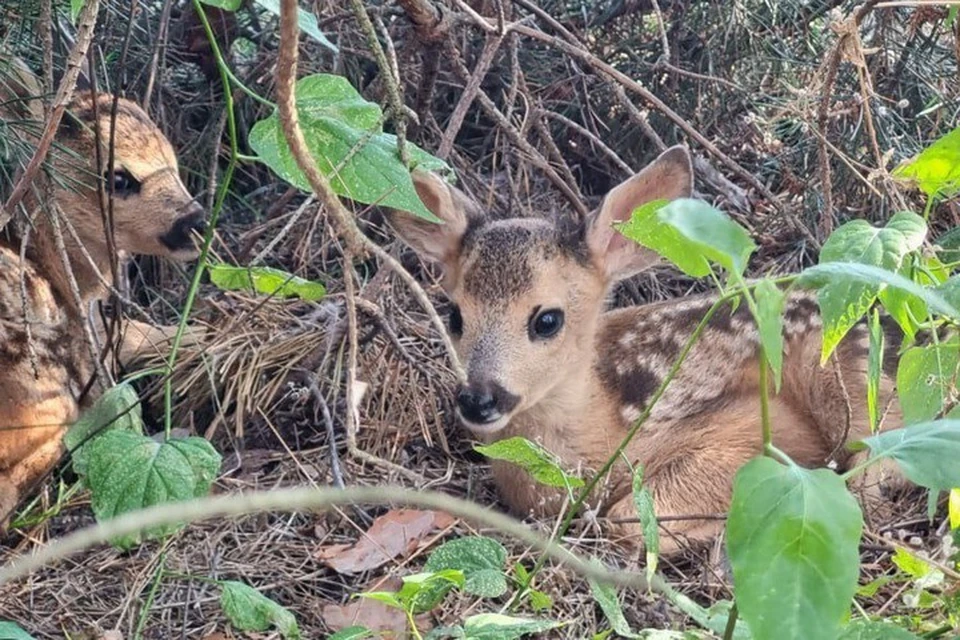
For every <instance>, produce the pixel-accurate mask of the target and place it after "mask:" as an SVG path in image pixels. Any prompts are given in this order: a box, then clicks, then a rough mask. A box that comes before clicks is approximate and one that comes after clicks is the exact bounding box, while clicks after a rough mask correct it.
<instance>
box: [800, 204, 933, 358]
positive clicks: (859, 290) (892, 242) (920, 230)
mask: <svg viewBox="0 0 960 640" xmlns="http://www.w3.org/2000/svg"><path fill="white" fill-rule="evenodd" d="M926 234H927V225H926V222H924V221H923V218H921V217H920V216H918V215H916V214H915V213H911V212H909V211H901V212H900V213H897V214H895V215H894V216H893V217H892V218H891V219H890V220H889V221H888V222H887V224H886V226H885V227H882V228H877V227H874V226H873V225H871V224H870V223H869V222H867V221H866V220H851V221H850V222H847V223H846V224H844V225H842V226H841V227H839V228H838V229H837V230H836V231H834V232H833V233H832V234H830V237H829V238H827V241H826V242H825V243H824V245H823V249H821V251H820V266H821V267H822V266H823V265H826V264H829V263H856V264H862V265H868V266H872V267H880V268H882V269H886V270H887V271H897V270H899V269H900V267H901V265H902V264H903V259H904V257H905V256H906V255H907V253H909V252H910V251H914V250H916V249H918V248H919V247H920V246H922V244H923V239H924V237H926ZM881 288H882V284H881V283H875V282H864V281H863V280H861V279H859V278H856V277H848V276H847V275H845V274H837V275H834V277H833V278H831V279H830V280H829V281H827V282H826V284H825V285H824V286H823V287H821V288H820V290H819V292H818V293H817V301H818V302H819V304H820V310H821V313H822V315H823V321H824V330H823V353H822V356H821V364H822V363H825V362H826V361H827V359H828V358H829V357H830V354H831V353H833V350H834V349H835V348H836V346H837V345H838V344H839V343H840V341H841V340H842V339H843V337H844V336H845V335H846V334H847V332H848V331H849V330H850V329H851V328H852V327H853V326H854V325H855V324H857V323H858V322H859V321H860V319H861V318H862V317H863V315H864V314H865V313H866V312H867V311H868V310H869V309H870V307H871V306H872V305H873V303H874V302H875V301H876V299H877V295H878V294H879V293H880V290H881Z"/></svg>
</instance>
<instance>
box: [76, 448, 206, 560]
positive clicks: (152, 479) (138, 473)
mask: <svg viewBox="0 0 960 640" xmlns="http://www.w3.org/2000/svg"><path fill="white" fill-rule="evenodd" d="M85 448H86V449H88V450H87V463H86V468H87V475H86V478H85V481H86V484H87V486H88V487H89V488H90V491H91V493H92V494H93V499H92V504H93V513H94V515H95V516H96V517H97V520H99V521H101V522H102V521H104V520H109V519H110V518H115V517H117V516H118V515H120V514H123V513H127V512H130V511H136V510H137V509H142V508H144V507H149V506H152V505H157V504H163V503H167V502H177V501H182V500H189V499H191V498H198V497H201V496H204V495H206V494H207V493H208V492H209V491H210V485H211V484H213V481H214V479H215V478H216V475H217V472H218V471H219V470H220V461H221V460H220V454H219V453H217V451H216V449H214V448H213V446H211V444H210V443H209V442H207V441H206V440H204V439H203V438H196V437H191V438H182V439H180V438H171V439H169V440H167V441H166V442H157V441H156V440H153V439H152V438H148V437H147V436H144V435H141V434H138V433H133V432H131V431H116V430H114V431H108V432H106V433H104V434H101V435H99V436H97V438H95V439H94V440H93V441H91V442H90V443H89V444H88V445H86V447H85ZM180 526H182V525H172V526H164V527H159V528H156V529H151V530H150V531H149V532H148V535H165V534H167V533H171V532H173V531H176V530H177V529H179V528H180ZM139 539H140V537H139V536H138V535H129V536H125V537H123V538H120V539H117V540H115V541H114V544H116V545H117V546H119V547H121V548H129V547H130V546H132V545H134V544H136V542H137V541H138V540H139Z"/></svg>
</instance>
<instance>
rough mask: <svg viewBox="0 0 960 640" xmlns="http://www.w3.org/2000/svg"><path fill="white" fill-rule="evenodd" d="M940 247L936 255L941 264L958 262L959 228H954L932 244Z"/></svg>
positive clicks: (959, 248)
mask: <svg viewBox="0 0 960 640" xmlns="http://www.w3.org/2000/svg"><path fill="white" fill-rule="evenodd" d="M934 244H935V245H936V246H938V247H940V251H939V252H938V253H937V255H938V256H939V257H940V259H941V260H942V261H943V262H947V263H950V262H960V227H954V228H953V229H950V231H947V232H946V233H945V234H943V235H942V236H940V237H939V238H937V240H936V242H935V243H934Z"/></svg>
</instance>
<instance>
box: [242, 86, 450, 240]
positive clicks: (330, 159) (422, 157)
mask: <svg viewBox="0 0 960 640" xmlns="http://www.w3.org/2000/svg"><path fill="white" fill-rule="evenodd" d="M297 113H298V115H299V117H300V125H301V127H302V128H303V135H304V138H305V139H306V142H307V147H308V149H309V151H310V154H311V155H312V156H313V158H314V160H316V162H317V166H318V168H319V169H320V171H321V172H322V173H323V174H324V175H325V176H327V178H328V179H329V180H330V187H331V188H332V189H333V191H334V192H336V193H337V194H339V195H341V196H346V197H348V198H351V199H353V200H356V201H357V202H362V203H365V204H378V205H383V206H387V207H393V208H395V209H401V210H404V211H409V212H411V213H413V214H415V215H418V216H420V217H423V218H426V219H427V220H432V221H435V222H436V221H437V217H436V216H434V215H433V214H432V213H430V211H428V210H427V208H426V206H424V204H423V202H421V201H420V198H419V196H417V192H416V189H415V188H414V186H413V179H412V178H411V177H410V170H409V169H408V168H407V167H405V166H404V165H403V163H402V162H401V161H400V156H399V154H398V152H397V138H396V136H393V135H390V134H386V133H383V130H382V124H381V122H382V119H383V112H382V111H381V110H380V107H379V106H377V105H376V104H373V103H372V102H367V101H366V100H364V99H363V97H362V96H361V95H360V94H359V93H358V92H357V90H356V89H354V88H353V85H351V84H350V82H349V81H348V80H347V79H346V78H343V77H341V76H335V75H329V74H318V75H312V76H307V77H305V78H301V79H300V80H299V81H298V82H297ZM249 141H250V146H251V147H252V148H253V149H254V151H256V152H257V155H258V156H259V157H260V160H261V161H263V162H264V163H266V164H267V165H268V166H269V167H270V168H271V169H273V171H274V172H276V173H277V175H279V176H280V177H281V178H283V179H284V180H286V181H287V182H289V183H290V184H292V185H294V186H296V187H298V188H300V189H303V190H305V191H310V183H309V182H308V181H307V178H306V176H304V175H303V173H302V172H301V171H300V168H299V167H298V166H297V163H296V161H295V160H294V159H293V155H292V154H291V153H290V148H289V147H288V146H287V141H286V139H285V138H284V136H283V131H282V130H281V127H280V118H279V116H278V115H277V113H276V112H274V113H273V114H272V115H271V116H270V117H268V118H266V119H265V120H261V121H260V122H258V123H256V124H255V125H254V126H253V129H252V130H251V131H250V136H249ZM407 149H408V150H409V152H410V158H411V159H412V160H413V161H414V162H415V163H416V164H417V165H419V166H420V167H421V168H423V169H425V170H440V171H449V168H448V167H447V165H446V163H444V162H443V161H442V160H440V159H438V158H435V157H433V156H431V155H430V154H428V153H427V152H426V151H423V150H422V149H420V148H419V147H417V146H416V145H414V144H412V143H410V142H407ZM341 165H342V166H341Z"/></svg>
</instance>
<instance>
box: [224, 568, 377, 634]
mask: <svg viewBox="0 0 960 640" xmlns="http://www.w3.org/2000/svg"><path fill="white" fill-rule="evenodd" d="M220 586H221V587H222V589H223V592H222V594H221V596H220V607H221V608H222V609H223V613H224V614H226V616H227V619H228V620H230V624H232V625H233V626H234V627H236V628H237V630H239V631H266V630H268V629H270V628H271V627H276V628H277V631H279V632H280V635H281V636H283V637H284V638H288V639H290V640H298V639H299V638H300V627H299V626H298V625H297V619H296V617H294V615H293V614H292V613H290V611H288V610H287V609H285V608H283V607H281V606H280V605H279V604H277V603H276V602H274V601H273V600H271V599H270V598H268V597H266V596H265V595H263V594H262V593H260V592H259V591H257V590H256V589H254V588H253V587H249V586H247V585H245V584H244V583H242V582H236V581H234V580H224V581H223V582H222V583H220ZM348 637H354V638H359V637H364V636H348Z"/></svg>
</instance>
